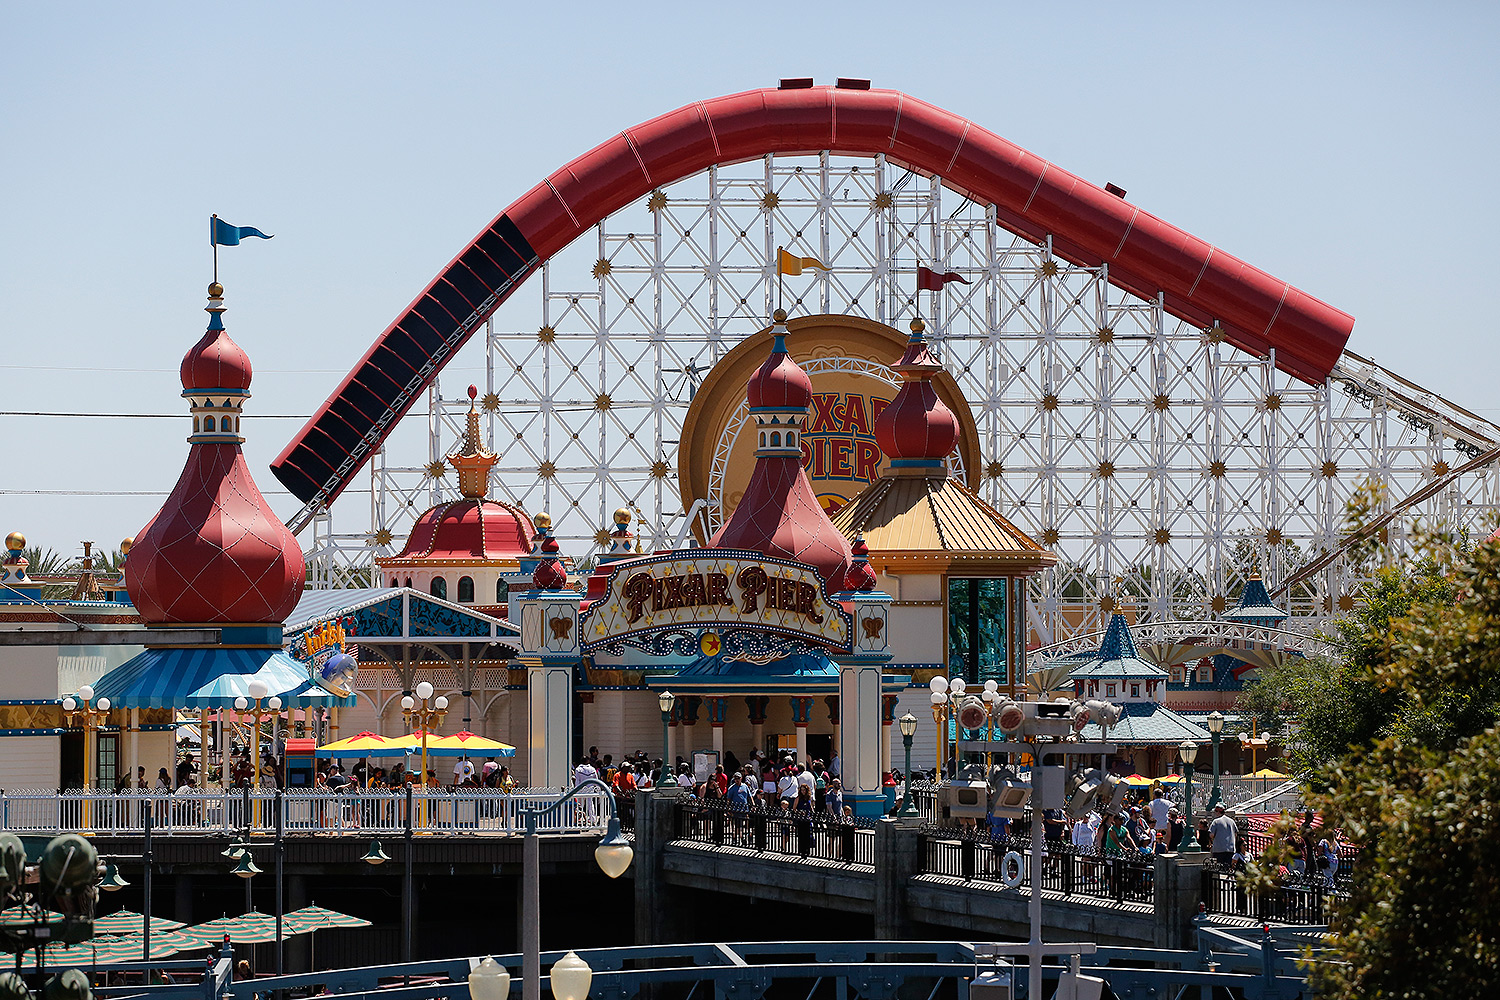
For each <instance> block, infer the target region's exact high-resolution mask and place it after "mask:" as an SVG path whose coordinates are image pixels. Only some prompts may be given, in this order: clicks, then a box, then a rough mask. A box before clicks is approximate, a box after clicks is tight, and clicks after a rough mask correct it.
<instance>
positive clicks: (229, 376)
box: [179, 282, 251, 392]
mask: <svg viewBox="0 0 1500 1000" xmlns="http://www.w3.org/2000/svg"><path fill="white" fill-rule="evenodd" d="M208 295H209V299H208V301H209V305H208V310H207V311H208V313H209V317H210V318H209V321H208V330H207V331H206V332H205V333H204V334H203V338H202V339H201V340H199V341H198V342H197V343H196V344H194V345H193V347H192V350H190V351H188V352H187V354H186V355H184V356H183V359H182V368H181V369H180V372H179V374H180V375H181V376H182V388H183V390H184V391H185V392H191V391H194V390H203V389H229V390H231V391H234V392H247V391H248V390H249V389H250V375H251V370H250V356H249V355H247V354H246V353H245V352H244V351H243V350H242V349H241V348H240V345H239V344H236V343H235V342H234V341H233V340H231V339H230V337H229V334H228V333H226V332H225V331H224V321H223V319H222V318H221V316H222V313H223V312H224V298H223V296H224V287H223V286H222V285H220V284H218V283H217V282H215V283H214V284H212V285H209V286H208Z"/></svg>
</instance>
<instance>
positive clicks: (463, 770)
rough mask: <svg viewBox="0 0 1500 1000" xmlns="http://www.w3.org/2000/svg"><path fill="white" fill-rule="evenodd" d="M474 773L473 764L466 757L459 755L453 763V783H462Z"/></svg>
mask: <svg viewBox="0 0 1500 1000" xmlns="http://www.w3.org/2000/svg"><path fill="white" fill-rule="evenodd" d="M473 774H474V764H473V762H472V761H470V760H469V758H467V757H460V758H458V760H456V761H454V763H453V783H454V784H455V785H462V784H463V783H464V781H465V780H466V779H468V778H469V777H471V776H472V775H473Z"/></svg>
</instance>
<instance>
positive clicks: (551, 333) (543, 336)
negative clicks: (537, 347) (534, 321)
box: [536, 326, 557, 344]
mask: <svg viewBox="0 0 1500 1000" xmlns="http://www.w3.org/2000/svg"><path fill="white" fill-rule="evenodd" d="M536 339H537V340H538V341H540V342H541V343H543V344H550V343H552V342H553V341H554V340H556V339H557V331H556V330H554V329H553V328H552V327H550V326H544V327H542V328H541V329H540V330H538V331H537V332H536Z"/></svg>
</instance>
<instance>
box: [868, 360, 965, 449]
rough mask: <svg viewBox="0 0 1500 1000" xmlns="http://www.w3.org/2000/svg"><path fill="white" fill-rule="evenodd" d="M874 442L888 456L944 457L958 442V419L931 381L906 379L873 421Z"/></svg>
mask: <svg viewBox="0 0 1500 1000" xmlns="http://www.w3.org/2000/svg"><path fill="white" fill-rule="evenodd" d="M875 441H876V442H877V443H878V444H879V445H880V449H881V450H882V451H884V452H885V453H886V455H887V456H888V457H890V458H893V459H895V458H905V459H913V458H928V459H934V458H936V459H940V458H946V457H947V456H948V454H949V453H950V452H952V451H953V447H954V445H956V444H958V418H957V417H955V416H954V415H953V411H952V410H950V409H948V407H947V405H946V404H945V403H944V402H943V401H942V400H941V399H939V398H938V394H937V390H936V389H935V388H933V385H932V383H931V382H928V381H926V380H925V379H924V380H920V381H915V382H908V383H906V384H905V385H903V386H902V387H901V390H900V391H899V392H897V393H896V398H895V399H893V400H891V403H890V405H889V406H887V407H886V408H885V409H884V410H883V411H881V414H880V418H879V419H878V420H876V421H875Z"/></svg>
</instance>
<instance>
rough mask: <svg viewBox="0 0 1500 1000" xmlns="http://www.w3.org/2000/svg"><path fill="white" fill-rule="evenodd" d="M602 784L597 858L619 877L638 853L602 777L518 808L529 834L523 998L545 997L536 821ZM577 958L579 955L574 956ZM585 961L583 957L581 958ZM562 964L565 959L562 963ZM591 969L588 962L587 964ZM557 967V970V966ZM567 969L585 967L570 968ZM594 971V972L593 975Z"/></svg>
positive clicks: (525, 852) (524, 867)
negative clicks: (603, 811)
mask: <svg viewBox="0 0 1500 1000" xmlns="http://www.w3.org/2000/svg"><path fill="white" fill-rule="evenodd" d="M591 787H592V788H598V789H599V790H600V791H602V792H603V793H604V802H605V804H606V805H608V806H609V824H608V826H606V827H605V831H604V838H603V839H602V840H600V841H599V846H598V847H596V848H594V860H595V861H597V862H598V863H599V867H600V869H601V870H603V872H604V874H606V875H608V876H609V877H610V878H619V877H620V876H621V875H623V874H624V873H625V869H627V868H629V867H630V860H631V858H633V857H634V856H635V851H633V850H632V849H631V847H630V842H629V841H628V840H626V839H625V837H624V836H623V835H622V834H621V833H620V816H619V813H618V812H616V810H615V796H614V793H613V792H612V791H611V790H610V787H609V786H608V785H606V784H605V783H604V782H602V781H600V780H599V779H598V778H586V779H585V780H584V781H582V782H580V783H579V784H577V785H574V786H573V788H572V789H571V790H569V791H568V793H567V794H566V795H564V796H562V798H560V799H558V800H557V801H556V802H552V803H549V804H547V805H545V806H531V805H525V804H520V803H518V808H517V812H519V813H520V814H521V819H523V820H524V821H525V822H526V837H525V840H524V849H523V851H522V854H521V881H522V883H523V890H522V896H521V1000H542V927H541V912H540V911H541V897H542V893H541V844H540V842H539V840H538V838H537V832H536V825H537V821H538V820H540V819H541V818H542V817H544V816H547V815H549V814H551V813H554V812H557V811H558V810H560V809H562V807H563V805H564V804H565V803H567V801H568V800H569V799H571V798H573V797H574V796H575V795H577V794H578V793H580V792H582V791H584V790H586V789H588V788H591ZM569 954H570V955H571V954H572V953H571V952H570V953H569ZM573 957H574V958H575V959H576V958H577V956H576V955H574V956H573ZM579 961H580V962H581V961H582V960H581V959H580V960H579ZM559 964H561V963H559ZM584 969H587V966H586V965H585V966H584ZM554 971H555V970H554ZM564 971H565V972H572V971H577V972H579V973H580V974H581V972H582V970H575V969H571V968H570V969H566V970H564ZM591 974H592V973H590V975H591ZM578 978H580V977H579V976H574V977H573V978H572V979H567V978H566V977H565V982H567V983H569V984H570V985H571V986H576V985H577V984H576V982H575V980H577V979H578ZM552 985H553V993H554V994H556V995H557V996H558V998H559V1000H562V994H561V993H559V992H558V987H559V985H560V984H559V982H558V980H557V978H556V976H555V975H554V978H553V984H552ZM583 989H584V991H585V992H584V994H583V996H580V997H578V998H577V1000H584V997H586V996H587V989H588V983H587V980H584V981H583Z"/></svg>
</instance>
